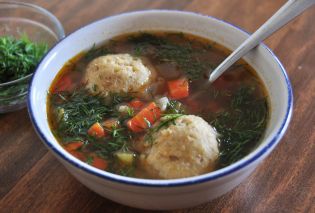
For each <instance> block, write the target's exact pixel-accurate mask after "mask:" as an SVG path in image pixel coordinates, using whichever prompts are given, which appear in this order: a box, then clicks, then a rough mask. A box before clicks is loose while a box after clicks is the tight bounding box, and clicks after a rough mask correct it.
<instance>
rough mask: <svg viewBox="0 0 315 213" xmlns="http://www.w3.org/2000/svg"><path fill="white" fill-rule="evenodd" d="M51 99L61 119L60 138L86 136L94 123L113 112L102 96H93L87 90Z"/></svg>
mask: <svg viewBox="0 0 315 213" xmlns="http://www.w3.org/2000/svg"><path fill="white" fill-rule="evenodd" d="M51 98H52V100H53V101H52V103H53V104H54V105H55V109H56V110H55V113H56V115H57V117H58V118H59V119H58V129H57V132H58V134H59V135H60V136H68V137H77V136H82V135H83V136H84V135H86V132H87V130H88V128H89V127H90V126H91V125H92V124H93V123H95V122H99V121H102V120H103V119H104V117H105V116H106V115H108V114H109V113H110V112H111V111H112V110H111V109H110V107H108V106H106V105H105V104H104V101H103V99H102V98H101V97H100V96H92V95H90V94H89V93H88V92H87V91H85V90H78V91H75V92H73V93H72V94H70V93H67V92H63V93H57V94H52V97H51Z"/></svg>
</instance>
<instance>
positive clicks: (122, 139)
mask: <svg viewBox="0 0 315 213" xmlns="http://www.w3.org/2000/svg"><path fill="white" fill-rule="evenodd" d="M110 133H111V137H110V138H108V139H107V140H106V142H105V143H92V145H93V146H94V147H96V148H97V149H98V150H97V151H96V152H97V154H98V155H100V156H102V157H103V158H107V159H108V158H111V157H113V154H114V153H115V152H117V151H128V150H129V144H128V141H129V140H130V138H131V135H130V133H129V131H128V129H127V128H126V127H123V128H119V129H118V128H113V129H112V131H111V132H110Z"/></svg>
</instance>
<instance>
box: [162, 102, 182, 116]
mask: <svg viewBox="0 0 315 213" xmlns="http://www.w3.org/2000/svg"><path fill="white" fill-rule="evenodd" d="M165 114H186V113H185V108H184V105H183V104H182V103H181V102H179V101H176V100H170V101H169V102H168V104H167V108H166V111H165Z"/></svg>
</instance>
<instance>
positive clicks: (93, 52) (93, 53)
mask: <svg viewBox="0 0 315 213" xmlns="http://www.w3.org/2000/svg"><path fill="white" fill-rule="evenodd" d="M111 53H113V51H112V50H110V49H108V48H107V47H96V45H95V44H94V45H93V46H92V48H91V49H90V50H88V51H87V53H86V54H85V55H84V59H85V60H86V61H90V60H92V59H94V58H97V57H99V56H104V55H108V54H111Z"/></svg>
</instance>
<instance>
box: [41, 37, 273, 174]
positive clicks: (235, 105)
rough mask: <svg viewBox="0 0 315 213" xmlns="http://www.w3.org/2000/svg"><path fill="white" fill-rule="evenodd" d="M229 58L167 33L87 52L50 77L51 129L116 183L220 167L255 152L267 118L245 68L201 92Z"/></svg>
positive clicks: (202, 42)
mask: <svg viewBox="0 0 315 213" xmlns="http://www.w3.org/2000/svg"><path fill="white" fill-rule="evenodd" d="M228 54H229V51H227V50H226V49H225V48H223V47H222V46H220V45H218V44H217V43H214V42H212V41H209V40H207V39H204V38H200V37H197V36H194V35H190V34H184V33H173V32H139V33H133V34H126V35H122V36H118V37H115V38H113V39H111V40H109V41H106V42H105V43H104V44H102V45H100V46H98V47H95V46H94V47H92V48H91V49H90V50H89V51H87V52H82V53H80V54H78V55H77V56H75V57H74V58H72V59H71V60H69V61H68V62H67V63H66V64H65V65H64V67H63V68H62V69H61V70H60V72H59V73H58V75H57V77H56V79H54V81H53V83H52V85H51V87H50V90H49V94H48V100H47V102H48V104H47V106H48V120H49V124H50V127H51V130H52V132H53V134H54V136H55V137H56V139H57V140H58V142H59V143H60V145H61V146H62V147H64V149H65V150H67V151H68V152H69V153H71V154H72V155H73V156H75V157H76V158H78V159H80V160H81V161H84V162H86V163H88V164H90V165H92V166H94V167H96V168H99V169H102V170H105V171H108V172H112V173H115V174H119V175H124V176H131V177H138V178H151V179H171V178H182V177H189V176H195V175H200V174H204V173H207V172H211V171H213V170H216V169H220V168H223V167H226V166H228V165H230V164H232V163H234V162H236V161H238V160H240V159H241V158H243V157H244V156H246V155H247V154H248V153H249V152H251V151H252V150H253V149H254V148H255V147H256V146H257V145H258V144H259V141H260V139H261V137H262V136H263V134H264V131H265V129H266V125H267V122H268V113H269V109H268V96H267V93H266V90H265V88H264V85H263V83H262V81H261V80H260V79H259V78H258V76H257V75H256V73H255V71H254V70H253V69H252V68H251V67H250V66H249V65H248V64H247V63H246V62H245V61H243V60H241V61H239V62H238V63H236V64H235V65H234V66H232V67H231V68H230V70H228V71H227V72H226V73H225V74H223V75H222V76H221V77H220V78H219V79H217V80H216V81H215V82H214V83H213V84H211V85H209V86H207V87H206V86H205V85H206V82H207V79H208V74H207V73H208V72H209V70H212V69H213V68H215V67H216V66H217V65H218V64H219V63H220V62H221V61H222V60H223V59H224V58H225V57H227V55H228Z"/></svg>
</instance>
